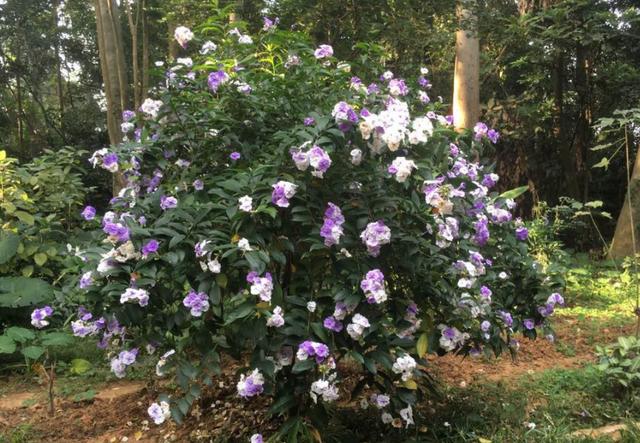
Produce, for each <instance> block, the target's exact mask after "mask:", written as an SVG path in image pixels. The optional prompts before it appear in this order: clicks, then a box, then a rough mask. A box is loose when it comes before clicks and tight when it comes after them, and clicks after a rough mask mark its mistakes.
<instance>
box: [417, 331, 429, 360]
mask: <svg viewBox="0 0 640 443" xmlns="http://www.w3.org/2000/svg"><path fill="white" fill-rule="evenodd" d="M428 350H429V335H428V334H427V333H426V332H424V333H423V334H422V335H421V336H420V338H418V343H416V352H417V353H418V357H420V358H423V357H424V356H425V355H427V351H428Z"/></svg>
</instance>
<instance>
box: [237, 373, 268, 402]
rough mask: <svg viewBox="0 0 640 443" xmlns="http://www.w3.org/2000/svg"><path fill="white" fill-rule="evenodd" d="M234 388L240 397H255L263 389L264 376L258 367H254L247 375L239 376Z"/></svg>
mask: <svg viewBox="0 0 640 443" xmlns="http://www.w3.org/2000/svg"><path fill="white" fill-rule="evenodd" d="M236 388H237V389H238V395H239V396H240V397H242V398H249V397H255V396H256V395H260V394H262V392H263V391H264V376H263V375H262V373H261V372H260V371H259V370H258V369H254V370H253V372H251V373H250V374H249V375H247V376H245V375H244V374H242V375H241V376H240V381H239V382H238V384H237V386H236Z"/></svg>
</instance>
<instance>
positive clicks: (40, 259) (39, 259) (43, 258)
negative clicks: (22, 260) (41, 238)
mask: <svg viewBox="0 0 640 443" xmlns="http://www.w3.org/2000/svg"><path fill="white" fill-rule="evenodd" d="M33 261H34V262H36V265H38V266H42V265H44V264H45V263H46V262H47V254H45V253H43V252H38V253H37V254H36V255H34V256H33Z"/></svg>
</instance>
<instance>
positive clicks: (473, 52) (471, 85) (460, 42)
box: [453, 3, 480, 129]
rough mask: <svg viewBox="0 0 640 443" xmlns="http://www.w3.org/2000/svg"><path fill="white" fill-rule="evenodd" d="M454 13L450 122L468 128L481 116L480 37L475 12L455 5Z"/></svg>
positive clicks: (461, 127)
mask: <svg viewBox="0 0 640 443" xmlns="http://www.w3.org/2000/svg"><path fill="white" fill-rule="evenodd" d="M473 6H476V4H475V3H474V4H473ZM457 13H458V20H459V22H460V30H459V31H457V32H456V61H455V73H454V79H453V123H454V125H455V127H456V128H458V129H470V128H473V126H474V125H475V124H476V123H477V122H478V119H479V118H480V41H479V39H478V33H477V17H476V16H475V14H474V12H473V11H472V10H471V9H467V8H466V7H462V6H461V5H458V10H457Z"/></svg>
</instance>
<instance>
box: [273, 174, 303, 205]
mask: <svg viewBox="0 0 640 443" xmlns="http://www.w3.org/2000/svg"><path fill="white" fill-rule="evenodd" d="M297 187H298V186H297V185H294V184H293V183H291V182H288V181H283V180H280V181H279V182H278V183H276V184H275V185H273V192H272V193H271V202H272V203H273V204H274V205H276V206H279V207H281V208H288V207H289V200H290V199H292V198H293V196H294V195H295V194H296V189H297Z"/></svg>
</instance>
